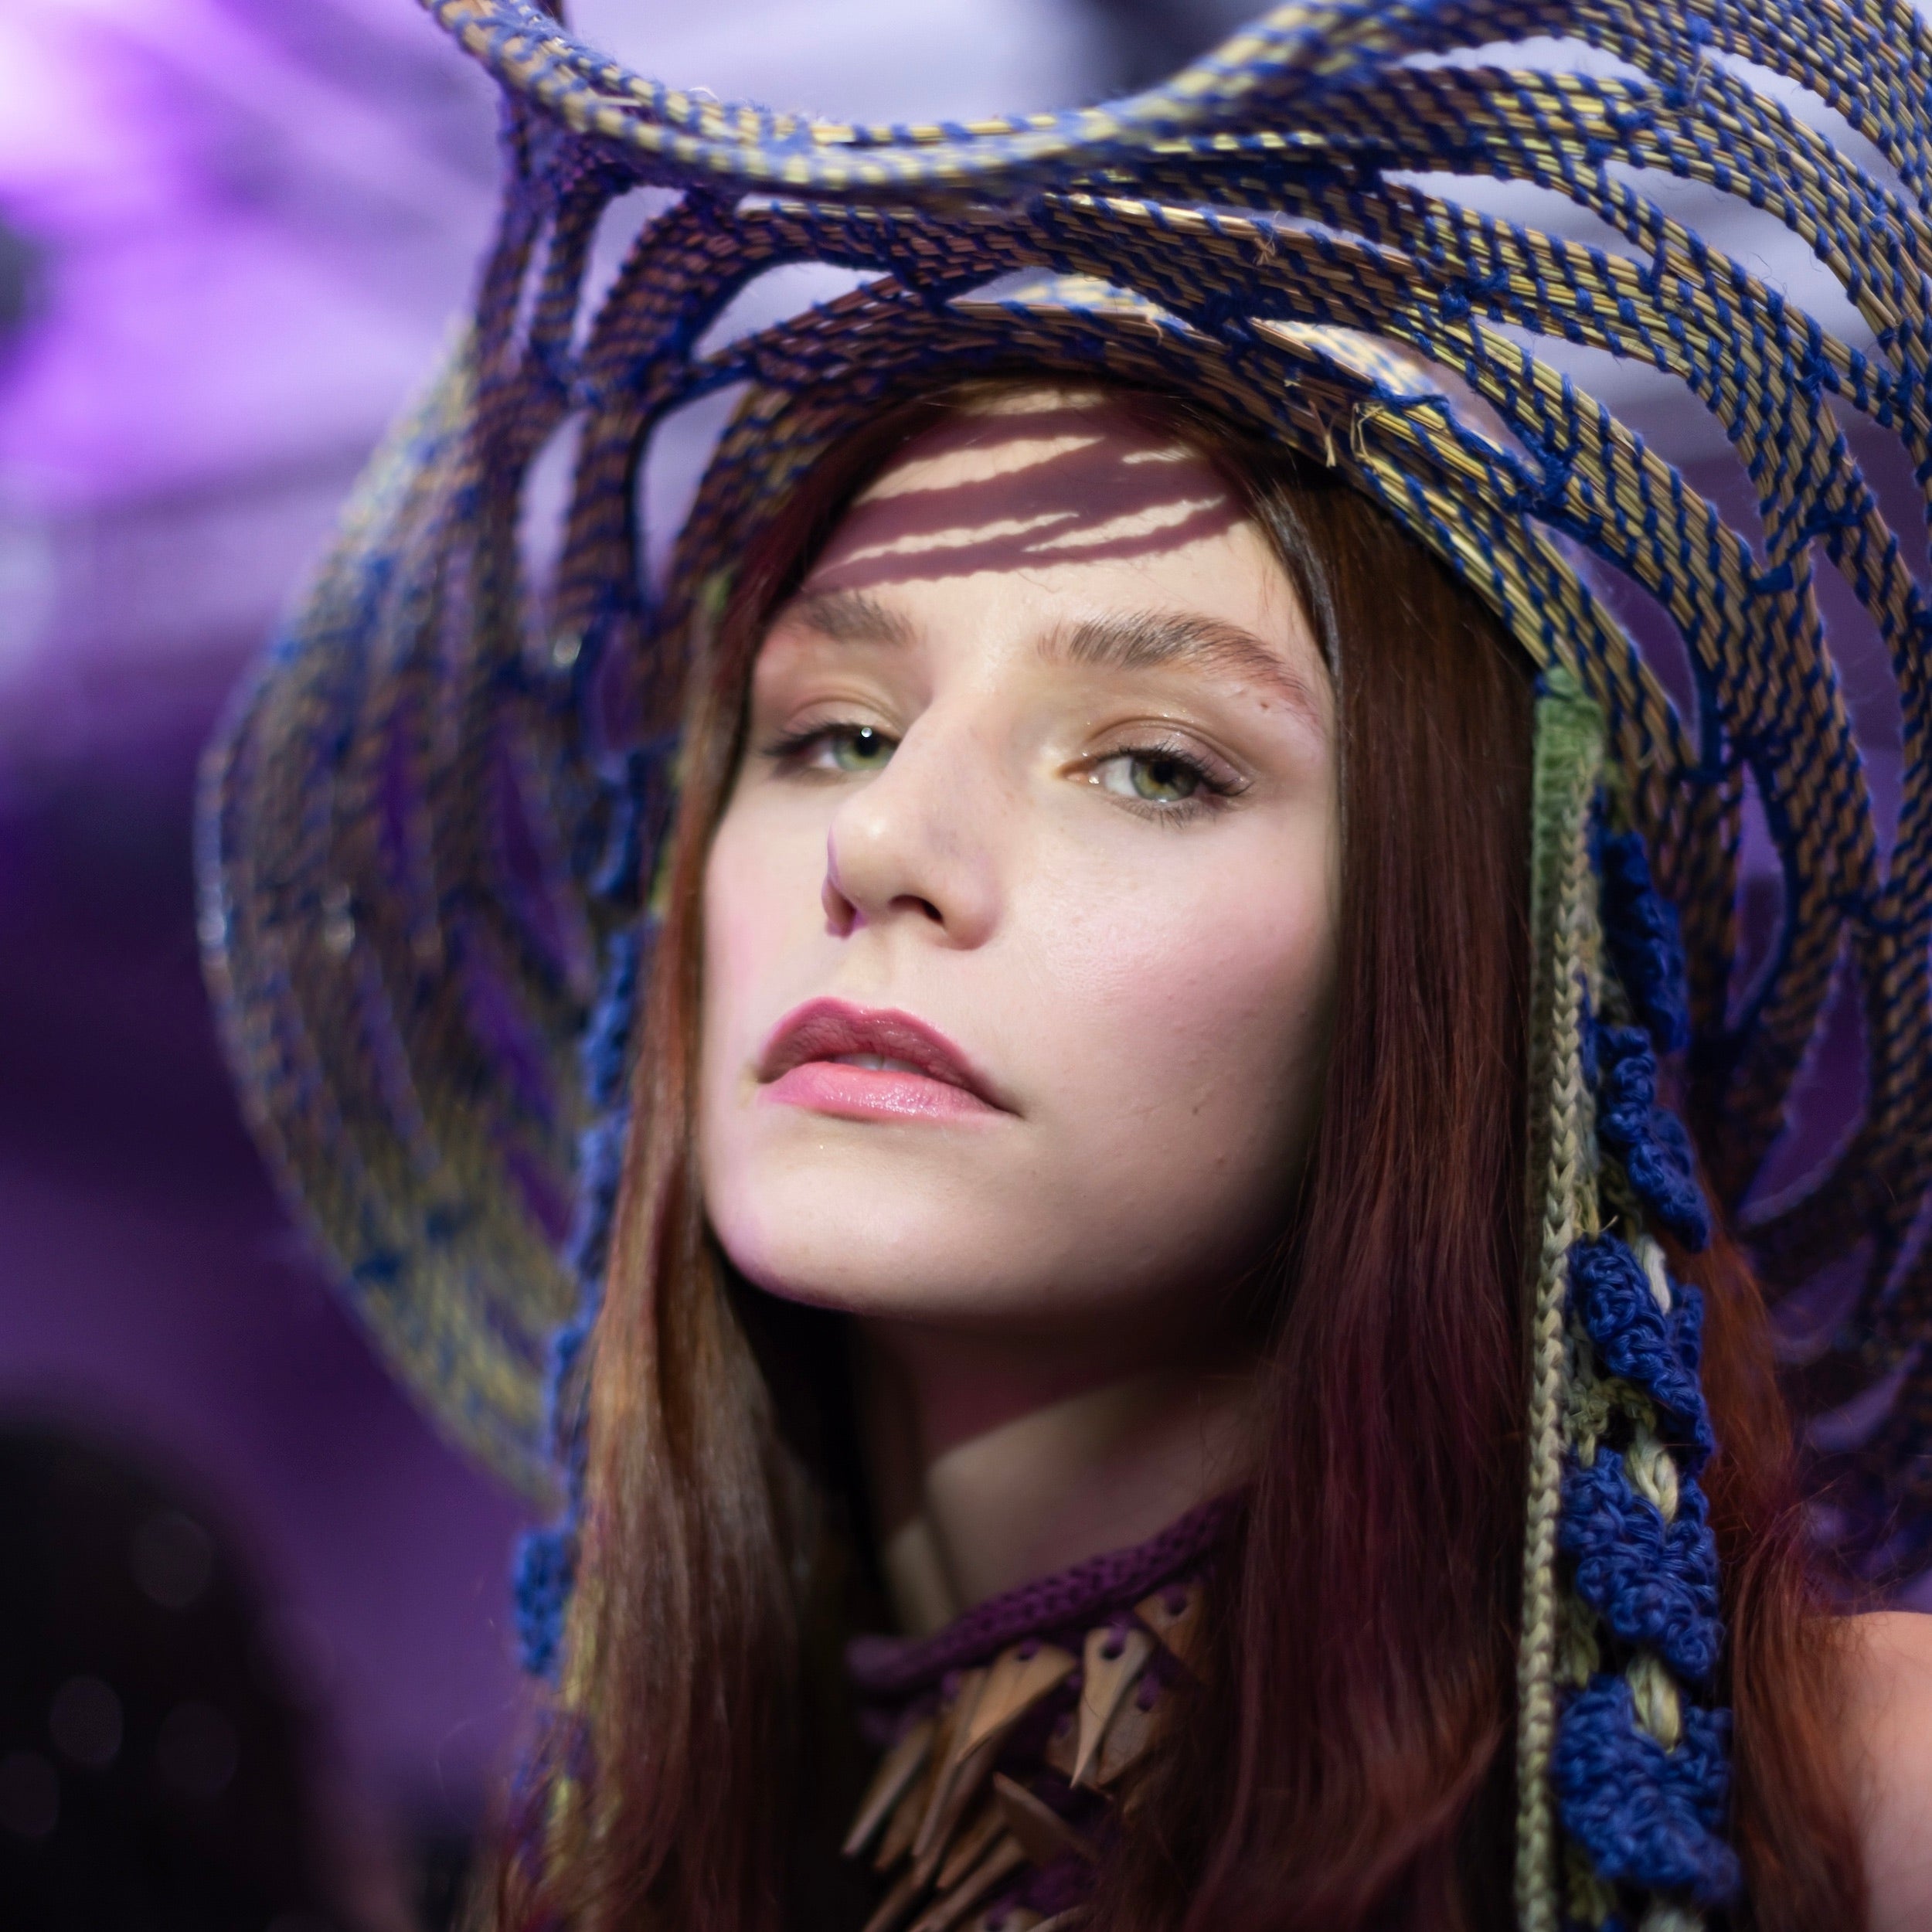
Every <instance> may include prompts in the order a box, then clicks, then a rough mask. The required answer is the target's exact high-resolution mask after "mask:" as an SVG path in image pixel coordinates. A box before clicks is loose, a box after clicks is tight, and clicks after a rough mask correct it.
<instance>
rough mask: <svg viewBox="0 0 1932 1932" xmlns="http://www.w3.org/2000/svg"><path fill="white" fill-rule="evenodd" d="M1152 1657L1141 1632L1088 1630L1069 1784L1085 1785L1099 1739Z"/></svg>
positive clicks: (1151, 1648)
mask: <svg viewBox="0 0 1932 1932" xmlns="http://www.w3.org/2000/svg"><path fill="white" fill-rule="evenodd" d="M1152 1655H1154V1639H1153V1638H1151V1637H1150V1636H1149V1635H1148V1634H1147V1632H1146V1631H1144V1630H1139V1629H1131V1630H1124V1631H1121V1630H1111V1629H1104V1630H1090V1631H1088V1632H1087V1655H1086V1656H1085V1658H1083V1660H1082V1662H1081V1665H1080V1674H1081V1680H1082V1681H1081V1685H1080V1732H1079V1736H1078V1740H1077V1743H1076V1745H1075V1747H1074V1752H1073V1771H1072V1773H1071V1774H1070V1777H1069V1778H1068V1782H1069V1783H1070V1784H1075V1785H1079V1784H1086V1783H1087V1782H1088V1781H1090V1777H1091V1776H1092V1774H1093V1770H1094V1765H1095V1763H1096V1761H1097V1760H1098V1758H1099V1756H1100V1740H1101V1739H1102V1738H1103V1737H1104V1736H1106V1734H1107V1726H1108V1725H1109V1724H1111V1723H1112V1722H1113V1721H1114V1713H1115V1712H1116V1711H1117V1710H1118V1709H1120V1707H1121V1699H1122V1698H1124V1697H1125V1696H1126V1695H1127V1694H1128V1692H1129V1691H1131V1689H1133V1688H1134V1684H1135V1683H1136V1682H1138V1679H1139V1677H1140V1675H1141V1672H1142V1671H1143V1670H1144V1669H1145V1668H1146V1667H1147V1660H1148V1658H1150V1657H1151V1656H1152Z"/></svg>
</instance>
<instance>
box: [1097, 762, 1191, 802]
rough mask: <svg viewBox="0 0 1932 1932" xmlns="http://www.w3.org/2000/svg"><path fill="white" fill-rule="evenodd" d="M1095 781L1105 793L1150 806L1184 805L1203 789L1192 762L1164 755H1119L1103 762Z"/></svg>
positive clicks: (1098, 768)
mask: <svg viewBox="0 0 1932 1932" xmlns="http://www.w3.org/2000/svg"><path fill="white" fill-rule="evenodd" d="M1094 782H1095V783H1096V784H1098V785H1099V786H1100V788H1101V789H1102V790H1103V791H1111V792H1112V793H1114V795H1115V796H1116V797H1117V798H1137V799H1138V800H1139V801H1141V803H1142V804H1148V805H1182V804H1186V803H1187V801H1189V799H1190V798H1193V797H1195V796H1196V794H1198V793H1199V791H1201V789H1202V778H1201V773H1200V770H1199V768H1198V767H1196V765H1195V764H1194V763H1193V761H1192V760H1191V759H1187V758H1182V757H1175V755H1174V754H1173V753H1169V752H1164V751H1120V752H1116V753H1114V756H1113V757H1111V758H1104V759H1103V760H1101V761H1100V764H1099V766H1098V767H1097V768H1096V769H1095V770H1094Z"/></svg>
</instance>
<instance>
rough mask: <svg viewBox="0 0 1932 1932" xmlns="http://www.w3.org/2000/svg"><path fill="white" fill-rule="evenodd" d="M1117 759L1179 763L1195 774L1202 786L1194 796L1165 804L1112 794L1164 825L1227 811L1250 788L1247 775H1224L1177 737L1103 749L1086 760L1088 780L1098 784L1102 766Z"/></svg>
mask: <svg viewBox="0 0 1932 1932" xmlns="http://www.w3.org/2000/svg"><path fill="white" fill-rule="evenodd" d="M1116 758H1133V759H1138V760H1141V761H1142V762H1143V763H1146V764H1155V763H1158V764H1172V765H1179V767H1181V769H1182V770H1183V771H1186V772H1189V773H1191V774H1192V776H1193V777H1194V781H1195V782H1196V784H1197V785H1198V786H1199V790H1198V791H1196V792H1195V793H1194V794H1192V796H1191V797H1189V798H1179V799H1176V800H1175V801H1173V802H1172V804H1160V803H1159V802H1158V801H1156V800H1154V799H1151V798H1126V797H1124V796H1122V795H1121V794H1119V793H1117V792H1116V793H1112V794H1110V796H1111V797H1113V798H1116V799H1117V801H1118V802H1119V803H1120V804H1122V805H1124V807H1125V808H1127V809H1128V811H1131V812H1133V813H1134V814H1135V815H1138V817H1140V818H1149V819H1155V820H1158V821H1159V822H1160V823H1161V824H1162V825H1187V824H1189V823H1191V822H1192V821H1194V820H1196V819H1197V818H1204V817H1206V816H1207V815H1209V814H1210V813H1213V812H1217V811H1226V809H1227V808H1228V806H1229V805H1230V804H1231V803H1232V802H1233V800H1235V799H1236V798H1239V797H1240V795H1241V794H1242V793H1243V792H1244V791H1247V788H1248V783H1247V780H1246V779H1245V778H1229V777H1222V776H1221V775H1220V774H1219V773H1218V772H1217V771H1216V770H1215V769H1214V768H1213V767H1211V766H1210V765H1209V764H1208V762H1207V760H1206V759H1204V758H1203V757H1202V756H1201V754H1200V753H1199V752H1198V751H1196V750H1193V749H1192V747H1190V746H1189V744H1187V743H1186V742H1185V740H1180V739H1175V738H1162V739H1158V740H1155V741H1154V742H1152V743H1147V744H1127V745H1115V746H1114V747H1112V748H1111V750H1107V751H1104V752H1101V753H1100V754H1099V755H1098V756H1097V757H1093V758H1090V759H1089V760H1087V781H1088V783H1089V784H1094V785H1097V784H1099V783H1100V780H1099V777H1098V776H1097V774H1098V772H1099V770H1100V767H1101V766H1102V765H1104V764H1111V762H1112V761H1113V760H1114V759H1116Z"/></svg>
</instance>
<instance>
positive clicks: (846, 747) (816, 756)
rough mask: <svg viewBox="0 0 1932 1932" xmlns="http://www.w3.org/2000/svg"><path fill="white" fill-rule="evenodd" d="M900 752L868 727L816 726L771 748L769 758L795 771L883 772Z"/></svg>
mask: <svg viewBox="0 0 1932 1932" xmlns="http://www.w3.org/2000/svg"><path fill="white" fill-rule="evenodd" d="M898 748H899V740H897V739H896V738H889V737H887V736H886V734H885V733H883V731H879V730H875V729H874V728H873V727H872V726H871V725H854V724H833V725H816V726H813V727H812V728H811V730H808V731H801V732H796V733H793V734H792V736H790V737H788V738H784V739H781V740H780V741H779V742H778V743H777V744H775V745H774V746H773V747H772V748H771V756H772V757H774V758H776V759H777V760H780V762H781V763H782V764H788V765H790V766H791V767H793V768H794V770H806V771H845V772H855V773H863V772H868V771H883V770H884V769H885V768H886V764H887V763H888V761H889V760H890V759H891V757H892V755H893V753H894V752H895V751H896V750H898Z"/></svg>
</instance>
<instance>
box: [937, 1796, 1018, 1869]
mask: <svg viewBox="0 0 1932 1932" xmlns="http://www.w3.org/2000/svg"><path fill="white" fill-rule="evenodd" d="M1004 1828H1005V1826H1004V1824H1003V1822H1002V1818H1001V1816H1000V1810H999V1807H998V1805H997V1804H994V1803H992V1801H990V1800H989V1801H988V1802H987V1803H985V1804H982V1805H981V1807H980V1808H979V1809H978V1811H976V1812H975V1814H974V1815H973V1820H972V1822H971V1824H970V1825H968V1826H967V1827H966V1828H965V1829H964V1831H963V1832H957V1833H956V1834H955V1835H954V1838H953V1839H952V1842H951V1844H950V1845H947V1849H946V1862H945V1863H944V1864H943V1865H942V1866H940V1868H939V1877H938V1880H937V1883H938V1886H939V1889H940V1890H941V1891H942V1892H950V1891H951V1889H953V1887H954V1886H955V1885H957V1883H959V1882H960V1880H961V1879H963V1878H964V1876H966V1874H967V1873H968V1872H970V1871H971V1869H973V1867H974V1866H975V1865H977V1864H978V1862H980V1860H981V1859H982V1858H983V1857H985V1855H986V1848H987V1846H988V1845H991V1844H992V1842H993V1840H994V1839H995V1838H998V1836H999V1835H1000V1833H1001V1832H1002V1830H1003V1829H1004Z"/></svg>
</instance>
